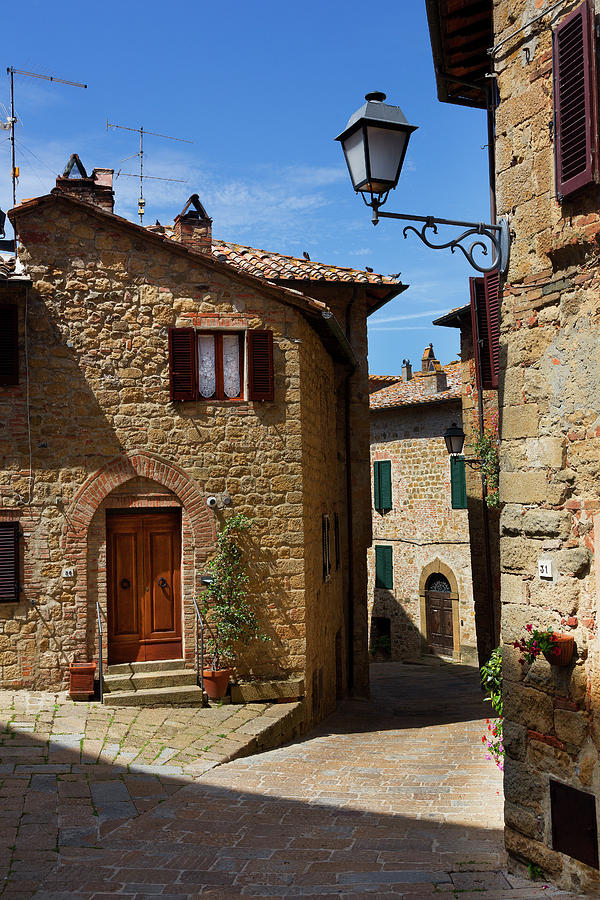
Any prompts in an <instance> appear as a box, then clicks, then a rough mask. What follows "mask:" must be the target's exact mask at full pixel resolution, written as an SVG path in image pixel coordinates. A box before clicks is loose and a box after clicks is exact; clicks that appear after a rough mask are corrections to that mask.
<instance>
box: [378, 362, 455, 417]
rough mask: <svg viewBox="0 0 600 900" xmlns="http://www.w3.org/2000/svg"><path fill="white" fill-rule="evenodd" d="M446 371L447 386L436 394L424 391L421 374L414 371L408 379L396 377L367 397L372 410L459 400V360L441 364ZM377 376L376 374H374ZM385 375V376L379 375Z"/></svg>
mask: <svg viewBox="0 0 600 900" xmlns="http://www.w3.org/2000/svg"><path fill="white" fill-rule="evenodd" d="M441 368H442V371H444V372H445V373H446V377H447V380H448V388H447V390H445V391H439V392H438V393H436V394H428V393H427V392H426V387H425V383H424V381H423V374H422V373H421V372H415V373H414V374H413V376H412V378H411V379H410V380H409V381H404V379H403V378H398V379H397V380H396V381H395V382H394V383H393V384H390V385H388V386H387V387H384V388H381V390H379V391H374V392H373V393H372V394H371V396H370V398H369V406H370V408H371V409H372V410H376V409H392V408H394V407H401V406H411V405H416V404H419V403H439V402H440V401H445V400H459V399H460V397H461V393H462V373H461V364H460V362H451V363H448V365H446V366H442V367H441ZM374 377H377V376H374ZM379 377H385V376H379Z"/></svg>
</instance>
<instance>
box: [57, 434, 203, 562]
mask: <svg viewBox="0 0 600 900" xmlns="http://www.w3.org/2000/svg"><path fill="white" fill-rule="evenodd" d="M136 476H141V477H142V478H148V479H150V480H151V481H157V482H158V483H159V484H162V485H163V486H164V487H166V488H168V489H169V490H170V491H173V493H174V494H175V495H176V497H178V498H179V500H180V501H181V503H182V505H183V507H184V508H185V509H186V511H187V513H188V515H189V517H190V522H191V525H192V532H193V535H194V543H195V544H196V546H197V547H207V548H208V549H210V547H212V546H214V544H215V541H216V528H215V518H214V514H213V513H212V512H211V510H210V509H209V508H208V507H207V505H206V497H205V495H204V493H203V492H202V491H201V490H200V489H199V487H198V485H197V484H196V483H195V482H194V481H192V479H191V478H190V477H189V475H187V474H186V473H185V472H184V471H183V469H180V468H179V467H178V466H175V465H173V463H169V462H166V460H164V459H161V458H160V457H159V456H154V455H153V454H151V453H147V452H146V451H145V450H133V451H131V452H130V453H128V454H127V455H126V456H119V457H117V458H116V459H113V460H111V462H109V463H107V464H106V465H105V466H103V467H102V468H101V469H99V470H98V471H97V472H94V473H93V474H92V475H90V476H89V478H87V479H86V481H85V482H84V483H83V484H82V486H81V487H80V488H79V490H78V492H77V494H76V495H75V498H74V500H73V502H72V504H71V507H70V510H69V512H68V513H67V514H66V516H65V518H66V520H67V521H66V523H65V527H64V531H63V546H64V547H65V550H66V551H67V554H68V555H69V558H71V554H73V555H77V556H78V555H79V553H81V550H82V547H81V541H82V540H83V541H84V543H85V541H86V538H87V532H88V528H89V526H90V522H91V521H92V517H93V515H94V513H95V512H96V510H97V509H98V507H99V506H100V504H101V503H102V501H103V500H104V498H105V497H107V496H108V494H110V493H111V491H114V490H115V488H118V487H120V485H122V484H124V483H125V482H126V481H129V480H130V479H132V478H135V477H136ZM83 549H85V548H83ZM73 561H74V560H73Z"/></svg>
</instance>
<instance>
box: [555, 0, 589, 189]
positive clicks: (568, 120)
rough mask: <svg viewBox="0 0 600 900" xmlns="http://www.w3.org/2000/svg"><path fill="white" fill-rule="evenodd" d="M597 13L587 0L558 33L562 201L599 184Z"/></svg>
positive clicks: (557, 144) (557, 126)
mask: <svg viewBox="0 0 600 900" xmlns="http://www.w3.org/2000/svg"><path fill="white" fill-rule="evenodd" d="M595 43H596V42H595V28H594V9H593V6H592V5H591V4H590V3H589V2H588V0H585V2H584V3H582V4H581V5H580V6H578V7H577V9H574V10H573V12H571V13H570V14H569V15H568V16H566V17H565V18H564V19H563V20H562V22H560V23H559V25H558V26H557V27H556V28H555V30H554V32H553V35H552V68H553V76H554V125H555V162H556V192H557V194H558V197H559V199H560V200H562V199H563V198H564V197H569V196H570V195H571V194H574V193H575V191H578V190H579V189H580V188H582V187H584V186H585V185H587V184H590V183H591V182H593V181H597V180H598V85H597V79H596V48H595Z"/></svg>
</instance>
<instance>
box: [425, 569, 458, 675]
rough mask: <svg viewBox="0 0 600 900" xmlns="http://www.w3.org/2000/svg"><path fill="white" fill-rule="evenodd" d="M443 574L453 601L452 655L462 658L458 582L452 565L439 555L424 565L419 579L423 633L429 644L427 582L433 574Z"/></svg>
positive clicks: (455, 657) (449, 597)
mask: <svg viewBox="0 0 600 900" xmlns="http://www.w3.org/2000/svg"><path fill="white" fill-rule="evenodd" d="M437 574H440V575H443V576H444V578H446V579H447V581H448V583H449V585H450V593H449V594H448V599H449V600H451V601H452V643H453V649H452V656H453V657H454V659H460V655H461V651H460V616H459V607H458V601H459V597H458V582H457V580H456V576H455V574H454V572H453V571H452V569H451V568H450V566H447V565H446V563H443V562H442V561H441V559H440V558H439V557H436V559H434V560H433V561H432V562H430V563H428V565H426V566H424V567H423V571H422V572H421V578H420V580H419V597H420V615H421V635H422V638H423V643H424V645H425V646H427V645H428V640H429V635H428V633H427V582H428V580H429V578H430V576H431V575H437Z"/></svg>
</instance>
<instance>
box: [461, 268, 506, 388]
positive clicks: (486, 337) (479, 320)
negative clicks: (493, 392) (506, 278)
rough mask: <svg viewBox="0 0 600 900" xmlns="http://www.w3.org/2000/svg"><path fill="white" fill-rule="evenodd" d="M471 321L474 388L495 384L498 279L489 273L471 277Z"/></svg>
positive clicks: (497, 346) (498, 330)
mask: <svg viewBox="0 0 600 900" xmlns="http://www.w3.org/2000/svg"><path fill="white" fill-rule="evenodd" d="M469 285H470V290H471V324H472V327H473V349H474V356H475V374H476V379H477V387H481V388H483V389H484V390H490V389H492V388H497V387H498V367H499V355H500V353H499V343H500V278H499V276H498V273H497V272H490V273H489V274H488V275H485V276H484V277H483V278H470V279H469Z"/></svg>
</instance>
